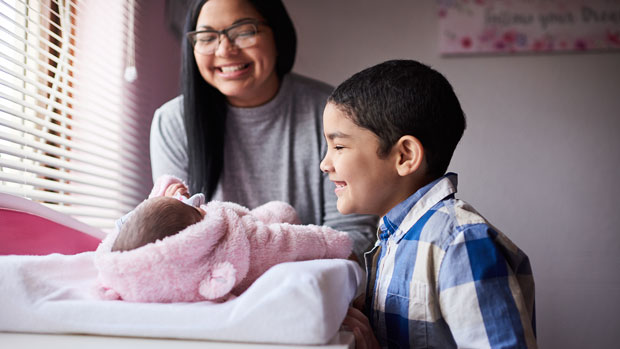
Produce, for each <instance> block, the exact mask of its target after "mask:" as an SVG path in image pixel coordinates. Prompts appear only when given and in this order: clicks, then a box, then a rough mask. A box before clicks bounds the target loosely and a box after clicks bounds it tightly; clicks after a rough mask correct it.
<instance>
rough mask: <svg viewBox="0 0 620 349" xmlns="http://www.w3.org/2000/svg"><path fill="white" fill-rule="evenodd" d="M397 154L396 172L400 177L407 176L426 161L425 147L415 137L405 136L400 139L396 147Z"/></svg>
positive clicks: (394, 149)
mask: <svg viewBox="0 0 620 349" xmlns="http://www.w3.org/2000/svg"><path fill="white" fill-rule="evenodd" d="M393 151H394V152H396V161H397V162H396V170H397V171H398V174H399V175H400V176H403V177H404V176H407V175H410V174H412V173H414V172H415V171H417V170H418V169H420V166H422V164H423V161H424V147H423V146H422V143H421V142H420V141H419V140H418V139H417V138H416V137H414V136H410V135H405V136H402V137H400V139H399V140H398V142H396V144H395V145H394V148H393Z"/></svg>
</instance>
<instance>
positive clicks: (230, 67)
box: [220, 64, 248, 73]
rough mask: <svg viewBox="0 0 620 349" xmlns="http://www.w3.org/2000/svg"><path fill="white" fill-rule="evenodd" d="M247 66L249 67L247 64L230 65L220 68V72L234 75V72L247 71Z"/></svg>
mask: <svg viewBox="0 0 620 349" xmlns="http://www.w3.org/2000/svg"><path fill="white" fill-rule="evenodd" d="M247 66H248V65H247V64H239V65H228V66H225V67H220V70H221V71H222V73H232V72H236V71H238V70H241V69H245V68H247Z"/></svg>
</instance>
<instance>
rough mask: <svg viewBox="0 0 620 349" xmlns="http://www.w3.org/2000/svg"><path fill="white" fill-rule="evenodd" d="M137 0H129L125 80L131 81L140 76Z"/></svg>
mask: <svg viewBox="0 0 620 349" xmlns="http://www.w3.org/2000/svg"><path fill="white" fill-rule="evenodd" d="M135 5H136V4H135V0H127V6H128V10H129V15H128V18H127V20H128V22H129V23H128V24H127V34H128V35H127V53H126V55H127V60H126V64H125V81H127V82H129V83H131V82H134V81H136V79H137V78H138V70H137V69H136V45H135V33H134V10H135Z"/></svg>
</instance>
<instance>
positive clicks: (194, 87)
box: [181, 0, 297, 199]
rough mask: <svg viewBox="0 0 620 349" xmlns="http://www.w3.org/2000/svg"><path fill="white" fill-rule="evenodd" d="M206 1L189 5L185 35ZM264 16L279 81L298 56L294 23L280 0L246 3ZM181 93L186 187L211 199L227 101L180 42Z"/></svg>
mask: <svg viewBox="0 0 620 349" xmlns="http://www.w3.org/2000/svg"><path fill="white" fill-rule="evenodd" d="M207 1H208V0H196V1H194V2H193V3H192V5H191V6H190V8H189V11H188V13H187V17H186V21H185V27H184V31H185V32H190V31H193V30H195V29H196V23H197V22H198V16H199V14H200V10H201V9H202V6H203V5H204V3H205V2H207ZM248 3H249V4H251V5H252V6H254V8H255V9H256V10H257V11H258V13H260V14H261V16H263V19H264V20H265V21H266V22H267V25H269V27H270V28H271V30H272V32H273V37H274V41H275V45H276V52H277V55H278V56H277V62H276V67H275V69H276V74H277V76H278V78H279V79H280V81H282V77H283V76H284V75H285V74H287V73H288V72H290V71H291V69H292V68H293V63H294V62H295V54H296V52H297V36H296V34H295V27H294V26H293V22H292V21H291V18H290V17H289V15H288V12H287V11H286V8H285V7H284V4H283V3H282V1H281V0H248ZM181 47H182V57H181V59H182V62H183V63H182V69H181V93H182V94H183V121H184V124H185V133H186V135H187V157H188V162H189V163H188V186H189V189H190V192H192V193H204V194H205V196H206V197H207V199H211V198H212V196H213V193H214V192H215V188H216V187H217V183H218V181H219V177H220V174H221V172H222V169H223V165H224V133H225V131H226V130H225V127H226V110H227V107H226V97H225V96H224V95H222V94H221V93H220V92H219V91H218V90H217V89H216V88H214V87H213V86H211V85H209V84H208V83H207V82H206V81H205V80H204V79H203V77H202V75H200V71H199V70H198V66H197V65H196V60H195V59H194V49H193V47H192V45H191V44H190V43H189V41H188V40H182V44H181Z"/></svg>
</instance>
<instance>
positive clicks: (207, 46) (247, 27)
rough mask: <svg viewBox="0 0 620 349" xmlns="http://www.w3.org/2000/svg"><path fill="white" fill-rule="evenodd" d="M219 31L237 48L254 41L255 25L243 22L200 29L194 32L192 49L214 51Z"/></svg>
mask: <svg viewBox="0 0 620 349" xmlns="http://www.w3.org/2000/svg"><path fill="white" fill-rule="evenodd" d="M220 33H222V34H224V35H226V37H227V38H228V40H229V41H230V42H231V43H232V44H234V45H235V46H237V47H238V48H246V47H249V46H252V45H254V44H255V43H256V33H257V29H256V25H255V24H253V23H243V24H239V25H236V26H233V27H229V28H227V29H224V30H223V31H221V32H217V31H202V32H198V33H195V34H194V38H193V40H192V42H193V43H194V50H195V51H197V52H198V53H201V54H211V53H213V52H215V51H216V50H217V48H218V46H219V44H220Z"/></svg>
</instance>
